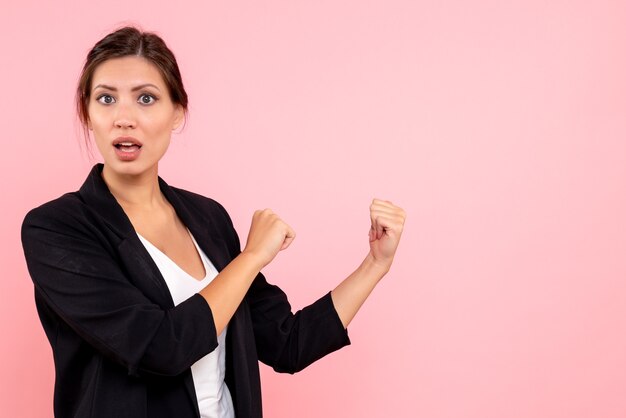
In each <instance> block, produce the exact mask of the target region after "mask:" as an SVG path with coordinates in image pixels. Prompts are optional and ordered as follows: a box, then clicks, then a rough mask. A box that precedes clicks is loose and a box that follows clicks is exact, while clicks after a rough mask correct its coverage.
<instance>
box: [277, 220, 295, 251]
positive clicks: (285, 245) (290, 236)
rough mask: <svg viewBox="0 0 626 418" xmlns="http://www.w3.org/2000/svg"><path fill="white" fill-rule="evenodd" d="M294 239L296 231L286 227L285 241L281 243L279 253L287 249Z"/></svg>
mask: <svg viewBox="0 0 626 418" xmlns="http://www.w3.org/2000/svg"><path fill="white" fill-rule="evenodd" d="M294 239H296V231H294V230H293V229H292V228H291V227H290V226H289V225H287V233H286V234H285V240H284V241H283V245H282V246H281V247H280V251H282V250H284V249H286V248H288V247H289V246H290V245H291V243H292V242H293V240H294Z"/></svg>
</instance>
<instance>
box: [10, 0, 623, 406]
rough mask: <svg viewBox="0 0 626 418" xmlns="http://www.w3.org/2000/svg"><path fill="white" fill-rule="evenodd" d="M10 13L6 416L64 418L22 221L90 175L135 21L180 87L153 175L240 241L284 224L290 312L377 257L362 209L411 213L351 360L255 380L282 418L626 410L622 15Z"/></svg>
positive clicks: (233, 10) (278, 10)
mask: <svg viewBox="0 0 626 418" xmlns="http://www.w3.org/2000/svg"><path fill="white" fill-rule="evenodd" d="M1 9H2V12H0V27H1V28H2V29H1V31H2V36H0V50H1V51H2V54H3V58H2V66H1V67H0V75H1V80H2V88H1V93H2V99H1V100H0V118H2V125H1V127H0V129H1V130H2V137H3V145H2V153H1V154H0V158H1V159H2V161H1V164H0V170H2V171H1V173H0V174H1V176H2V179H3V186H2V187H3V189H4V192H3V197H4V198H3V205H2V217H1V219H0V228H1V230H0V232H1V233H2V236H3V237H4V239H3V240H2V241H1V243H0V245H1V248H0V250H1V251H0V254H1V257H2V271H3V274H4V279H3V280H2V281H0V294H1V295H2V298H3V302H2V303H1V304H0V319H1V321H2V322H1V329H0V335H2V339H3V341H2V343H1V344H0V367H1V381H0V411H1V412H0V414H2V416H6V417H38V418H39V417H49V416H51V415H52V414H51V409H52V388H53V375H54V372H53V363H52V356H51V350H50V348H49V345H48V342H47V340H46V339H45V336H44V333H43V331H42V328H41V325H40V324H39V320H38V318H37V316H36V311H35V307H34V301H33V290H32V283H31V281H30V278H29V276H28V273H27V271H26V267H25V263H24V260H23V253H22V249H21V244H20V239H19V228H20V225H21V221H22V219H23V217H24V215H25V213H26V212H27V210H28V209H30V208H32V207H34V206H36V205H39V204H41V203H43V202H45V201H48V200H50V199H53V198H55V197H57V196H59V195H60V194H62V193H64V192H67V191H71V190H76V189H77V188H78V187H79V186H80V185H81V184H82V182H83V180H84V178H85V177H86V175H87V172H88V170H89V169H90V167H91V166H92V165H93V164H94V163H95V162H96V161H97V159H95V158H93V159H90V158H89V157H88V156H87V153H86V152H84V151H81V148H80V146H79V143H80V141H79V140H78V139H77V138H78V135H77V132H78V130H77V124H76V122H75V119H74V113H73V112H74V110H73V102H72V100H73V94H74V88H75V83H76V80H77V77H78V74H79V71H80V68H81V66H82V63H83V60H84V57H85V54H86V52H87V51H88V49H89V48H90V47H91V46H92V45H93V43H94V42H95V41H96V40H98V39H100V38H101V37H102V36H104V35H105V34H106V33H108V32H109V31H111V30H113V29H114V28H116V27H117V26H118V25H120V24H121V23H123V22H136V23H139V24H141V25H142V26H143V27H144V28H145V29H149V30H154V31H157V32H158V33H160V34H161V35H162V36H163V37H164V38H165V40H166V41H167V42H168V44H169V45H170V47H171V48H172V49H173V50H174V52H175V53H176V55H177V58H178V60H179V64H180V67H181V70H182V72H183V75H184V80H185V84H186V87H187V89H188V92H189V95H190V100H191V109H190V110H191V117H190V120H189V121H188V124H187V126H186V128H185V130H184V131H183V132H182V133H181V134H179V135H176V136H175V137H174V138H173V145H172V147H171V148H170V151H169V154H168V155H167V156H166V158H165V160H164V161H163V163H162V166H161V176H162V177H163V178H164V179H165V180H166V181H168V182H169V183H170V184H172V185H175V186H179V187H183V188H187V189H190V190H193V191H196V192H199V193H202V194H205V195H209V196H212V197H214V198H215V199H217V200H219V201H220V202H222V203H223V204H224V205H225V206H226V208H227V209H228V210H229V211H230V213H231V215H232V216H233V219H234V221H235V224H236V227H237V229H238V231H239V232H240V234H241V236H242V239H245V236H246V233H247V228H248V226H249V219H250V217H251V214H252V212H253V211H254V210H255V209H257V208H263V207H271V208H273V209H274V210H275V211H277V212H278V213H279V214H281V215H282V217H283V218H284V219H285V220H287V221H288V222H289V223H290V224H291V225H292V226H293V227H294V228H295V229H296V231H297V232H298V238H297V240H296V241H295V243H294V245H293V246H292V247H291V248H290V249H289V250H288V251H286V252H284V253H282V254H281V255H280V256H279V257H278V259H277V260H276V261H275V262H274V264H272V265H271V266H270V268H268V269H267V270H266V273H267V275H268V276H269V277H270V279H271V280H272V281H273V282H275V283H276V284H279V285H280V286H281V287H282V288H283V289H285V291H286V292H287V293H288V294H289V295H290V297H291V300H292V302H293V305H294V306H295V307H301V306H302V305H303V304H305V303H308V302H311V301H312V300H314V299H315V298H317V297H318V296H321V295H322V294H323V293H325V292H327V291H328V290H330V289H331V288H332V287H333V286H334V285H335V284H336V283H337V282H338V281H339V280H340V279H341V278H343V277H344V276H345V275H347V274H348V273H349V272H351V271H352V269H353V268H355V267H356V266H357V265H358V263H359V262H360V261H361V259H362V258H363V257H364V256H365V254H366V251H367V230H368V227H369V225H368V213H367V210H368V205H369V202H370V200H371V198H373V197H382V198H386V199H390V200H392V201H394V202H396V203H398V204H399V205H401V206H403V207H404V208H405V209H406V210H407V213H408V221H407V225H406V229H405V233H404V236H403V242H402V243H401V248H400V250H399V253H398V255H397V260H396V263H395V265H394V267H393V269H392V271H391V273H390V274H389V275H388V276H387V277H386V278H385V279H384V281H383V282H382V283H381V285H380V286H379V287H378V288H377V289H376V290H375V292H374V294H373V295H372V297H371V298H370V300H368V301H367V303H366V304H365V306H364V308H363V310H362V311H361V312H360V314H359V315H358V316H357V318H356V319H355V321H354V322H353V325H352V326H351V327H350V336H351V338H352V341H353V345H352V346H350V347H347V348H345V349H343V350H341V351H340V352H338V353H335V354H333V355H331V356H329V357H328V358H326V359H324V360H323V361H321V362H319V363H316V364H315V365H313V366H311V367H310V368H309V369H307V370H305V371H304V372H302V373H300V374H298V375H295V376H289V375H278V374H275V373H273V372H272V371H271V370H269V369H268V368H266V367H263V369H262V373H263V385H264V403H265V413H266V415H267V416H268V417H279V418H280V417H408V416H410V417H413V416H420V417H429V418H439V417H441V418H444V417H445V418H448V417H471V418H489V417H494V418H495V417H498V418H500V417H567V418H579V417H580V418H582V417H603V418H612V417H624V416H626V395H625V394H626V220H625V216H626V99H625V98H626V3H624V2H623V1H620V0H615V1H607V0H598V1H594V2H591V1H549V2H548V1H528V0H518V1H499V0H491V1H464V0H450V1H389V0H386V1H352V2H347V1H344V2H342V1H315V2H299V1H249V2H201V1H197V2H195V3H191V4H183V5H176V2H174V1H167V2H166V1H159V2H155V1H153V0H151V1H147V0H146V1H136V2H130V1H126V0H124V1H121V0H112V1H106V2H104V1H97V2H95V1H89V2H86V1H78V0H72V1H65V2H63V3H57V2H41V1H32V0H31V1H21V2H17V1H7V0H3V4H2V6H1ZM94 152H96V151H95V149H94Z"/></svg>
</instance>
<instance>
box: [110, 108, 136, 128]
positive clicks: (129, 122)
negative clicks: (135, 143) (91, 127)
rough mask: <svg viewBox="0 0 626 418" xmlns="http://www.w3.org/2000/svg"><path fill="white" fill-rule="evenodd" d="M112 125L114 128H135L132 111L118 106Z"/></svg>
mask: <svg viewBox="0 0 626 418" xmlns="http://www.w3.org/2000/svg"><path fill="white" fill-rule="evenodd" d="M114 123H115V127H116V128H135V127H136V126H137V121H136V119H135V116H134V114H133V110H132V109H131V108H130V107H129V106H127V105H124V104H120V105H119V106H118V108H117V114H116V115H115V122H114Z"/></svg>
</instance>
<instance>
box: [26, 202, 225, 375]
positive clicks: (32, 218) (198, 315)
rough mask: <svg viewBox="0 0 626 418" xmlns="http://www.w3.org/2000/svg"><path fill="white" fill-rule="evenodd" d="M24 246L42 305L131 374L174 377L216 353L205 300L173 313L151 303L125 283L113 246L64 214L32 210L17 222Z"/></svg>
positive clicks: (191, 300) (195, 298)
mask: <svg viewBox="0 0 626 418" xmlns="http://www.w3.org/2000/svg"><path fill="white" fill-rule="evenodd" d="M22 245H23V249H24V255H25V257H26V263H27V266H28V270H29V273H30V275H31V277H32V280H33V282H34V285H35V291H36V293H37V294H38V296H39V297H40V298H41V300H42V301H43V302H44V303H45V304H46V305H47V306H48V307H49V309H51V310H52V311H53V312H54V313H55V314H56V315H57V316H58V318H60V320H62V321H63V322H65V323H66V324H67V325H68V326H69V327H71V328H72V329H73V330H74V332H75V333H76V334H78V335H79V336H80V337H81V338H82V339H83V340H84V341H86V342H88V343H89V344H90V345H92V346H93V347H94V348H95V349H96V350H98V351H100V352H101V353H102V354H104V355H105V356H107V357H109V358H111V359H113V360H114V361H116V362H117V363H119V364H121V365H123V366H124V367H126V368H127V369H128V373H129V374H130V375H140V374H142V373H148V374H157V375H165V376H173V375H178V374H180V373H182V372H183V371H185V370H187V369H188V368H189V367H190V366H191V365H192V364H193V363H194V362H195V361H197V360H198V359H200V358H201V357H203V356H204V355H206V354H208V353H209V352H211V351H213V350H214V349H215V347H217V336H216V330H215V324H214V321H213V315H212V312H211V309H210V308H209V305H208V304H207V303H206V301H205V300H204V298H203V297H202V296H200V295H199V294H196V295H194V296H192V297H191V298H189V299H188V300H186V301H184V302H182V303H181V304H179V305H177V306H176V307H174V308H171V309H163V308H162V307H160V306H159V305H157V304H155V303H154V302H152V301H151V300H150V299H149V298H147V297H146V295H144V294H143V293H142V292H141V291H140V290H139V289H138V288H137V287H136V286H134V285H133V284H132V282H131V280H129V277H128V274H127V273H125V271H124V270H123V267H122V265H121V263H120V262H119V260H117V259H116V255H115V251H114V249H113V247H112V246H111V244H110V243H107V242H104V241H103V240H102V239H99V236H98V234H97V233H95V232H94V226H93V224H90V223H89V222H88V221H86V220H85V219H84V218H81V217H80V216H75V215H72V212H71V211H70V210H69V208H63V206H62V205H57V207H49V206H48V207H46V205H44V206H42V207H39V208H36V209H33V210H31V211H30V212H29V213H28V214H27V215H26V217H25V219H24V222H23V224H22ZM53 348H54V342H53ZM57 348H58V347H57Z"/></svg>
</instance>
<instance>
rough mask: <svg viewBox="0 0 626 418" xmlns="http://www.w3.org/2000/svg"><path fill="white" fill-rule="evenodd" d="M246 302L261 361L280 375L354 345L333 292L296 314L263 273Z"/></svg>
mask: <svg viewBox="0 0 626 418" xmlns="http://www.w3.org/2000/svg"><path fill="white" fill-rule="evenodd" d="M220 207H221V206H220ZM221 209H222V211H223V213H224V216H225V222H226V224H227V226H228V228H229V231H228V233H227V235H229V238H230V239H229V241H230V242H231V243H234V245H233V247H232V248H231V252H232V256H233V257H234V256H236V255H237V254H238V253H239V251H240V243H239V238H238V236H237V233H236V231H235V229H234V227H233V225H232V221H231V219H230V217H229V216H228V214H227V213H226V211H225V209H224V208H223V207H221ZM245 300H246V301H247V303H248V305H249V307H250V314H251V317H252V325H253V330H254V338H255V343H256V348H257V354H258V356H259V360H261V361H262V362H263V363H265V364H267V365H268V366H270V367H272V368H273V369H274V370H275V371H277V372H281V373H296V372H298V371H300V370H302V369H304V368H305V367H307V366H308V365H310V364H311V363H313V362H314V361H316V360H318V359H320V358H322V357H324V356H325V355H327V354H329V353H331V352H333V351H336V350H338V349H340V348H342V347H344V346H346V345H349V344H350V339H349V338H348V332H347V330H346V329H345V328H344V327H343V324H342V322H341V319H340V318H339V315H338V314H337V311H336V309H335V306H334V305H333V302H332V298H331V295H330V292H328V293H327V294H326V295H324V296H323V297H321V298H320V299H318V300H317V301H316V302H314V303H313V304H311V305H309V306H307V307H305V308H303V309H301V310H299V311H297V312H295V313H292V308H291V305H290V303H289V301H288V299H287V296H286V295H285V293H284V292H283V291H282V290H281V289H280V288H279V287H278V286H275V285H272V284H270V283H268V282H267V280H266V279H265V277H264V275H263V274H262V273H259V275H258V276H257V277H256V278H255V280H254V281H253V283H252V285H251V286H250V289H249V291H248V293H247V294H246V297H245Z"/></svg>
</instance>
